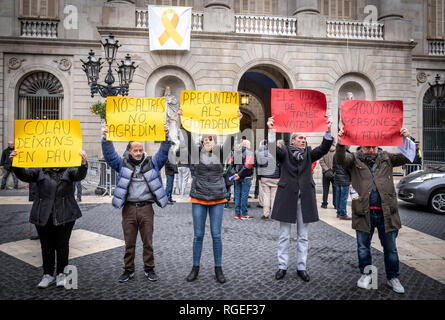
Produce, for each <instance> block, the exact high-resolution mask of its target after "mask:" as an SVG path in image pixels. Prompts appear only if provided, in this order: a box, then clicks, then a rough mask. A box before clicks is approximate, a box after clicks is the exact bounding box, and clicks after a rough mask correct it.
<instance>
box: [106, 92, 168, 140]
mask: <svg viewBox="0 0 445 320" xmlns="http://www.w3.org/2000/svg"><path fill="white" fill-rule="evenodd" d="M107 125H108V134H107V140H110V141H165V131H164V126H165V98H138V97H107Z"/></svg>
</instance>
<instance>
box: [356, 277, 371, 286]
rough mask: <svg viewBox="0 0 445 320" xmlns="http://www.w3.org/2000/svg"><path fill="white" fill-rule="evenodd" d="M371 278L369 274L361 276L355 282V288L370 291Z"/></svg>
mask: <svg viewBox="0 0 445 320" xmlns="http://www.w3.org/2000/svg"><path fill="white" fill-rule="evenodd" d="M371 280H372V277H371V276H370V275H369V274H362V276H361V277H360V279H358V281H357V287H359V288H362V289H371Z"/></svg>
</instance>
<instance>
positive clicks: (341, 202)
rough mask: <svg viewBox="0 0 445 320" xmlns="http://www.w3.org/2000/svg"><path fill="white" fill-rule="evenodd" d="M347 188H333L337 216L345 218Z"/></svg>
mask: <svg viewBox="0 0 445 320" xmlns="http://www.w3.org/2000/svg"><path fill="white" fill-rule="evenodd" d="M348 196H349V186H335V203H336V207H337V216H339V217H346V216H347V212H346V204H347V203H348Z"/></svg>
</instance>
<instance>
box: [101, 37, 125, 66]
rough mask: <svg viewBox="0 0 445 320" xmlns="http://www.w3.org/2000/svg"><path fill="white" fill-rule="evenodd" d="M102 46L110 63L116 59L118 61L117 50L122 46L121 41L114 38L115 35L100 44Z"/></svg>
mask: <svg viewBox="0 0 445 320" xmlns="http://www.w3.org/2000/svg"><path fill="white" fill-rule="evenodd" d="M100 43H101V44H102V46H103V47H104V51H105V58H106V59H107V61H108V62H112V61H113V60H114V59H116V54H117V50H118V49H119V47H121V45H120V44H119V40H116V39H115V38H114V35H113V34H112V33H110V35H109V36H108V38H107V39H105V42H102V41H101V42H100Z"/></svg>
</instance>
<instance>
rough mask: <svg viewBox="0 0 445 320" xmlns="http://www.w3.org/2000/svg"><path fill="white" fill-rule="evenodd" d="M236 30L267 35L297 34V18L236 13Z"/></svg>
mask: <svg viewBox="0 0 445 320" xmlns="http://www.w3.org/2000/svg"><path fill="white" fill-rule="evenodd" d="M235 32H236V33H249V34H266V35H283V36H295V35H297V19H296V18H289V17H272V16H253V15H243V14H237V15H235Z"/></svg>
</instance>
